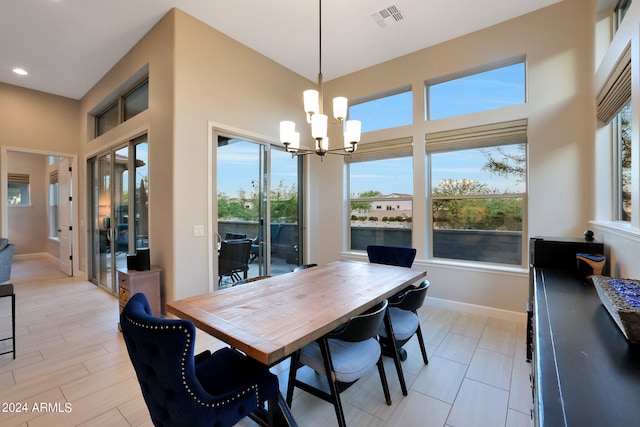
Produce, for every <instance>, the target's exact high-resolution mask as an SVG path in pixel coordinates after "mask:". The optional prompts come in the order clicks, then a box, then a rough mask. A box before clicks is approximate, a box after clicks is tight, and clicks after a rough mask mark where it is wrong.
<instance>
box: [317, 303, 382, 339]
mask: <svg viewBox="0 0 640 427" xmlns="http://www.w3.org/2000/svg"><path fill="white" fill-rule="evenodd" d="M388 305H389V303H388V302H387V300H384V301H382V302H381V303H379V304H377V305H376V306H374V307H373V308H370V309H369V310H367V311H365V312H364V313H362V314H359V315H357V316H354V317H352V318H351V319H349V320H348V321H347V322H346V323H345V324H344V325H342V326H341V327H340V328H338V329H335V330H333V331H332V332H330V333H328V334H327V338H333V339H339V340H342V341H349V342H358V341H364V340H367V339H369V338H372V337H375V336H377V335H378V329H379V328H380V326H381V325H382V322H383V320H384V314H385V312H386V310H387V306H388Z"/></svg>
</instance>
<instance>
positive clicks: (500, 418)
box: [447, 378, 509, 427]
mask: <svg viewBox="0 0 640 427" xmlns="http://www.w3.org/2000/svg"><path fill="white" fill-rule="evenodd" d="M508 400H509V393H508V392H507V391H505V390H501V389H499V388H496V387H492V386H490V385H487V384H483V383H480V382H477V381H474V380H471V379H468V378H466V379H465V380H464V381H462V386H461V387H460V391H459V392H458V396H457V397H456V401H455V402H454V404H453V407H452V408H451V413H450V414H449V418H448V419H447V425H450V426H451V427H502V426H504V425H505V423H506V419H507V403H508Z"/></svg>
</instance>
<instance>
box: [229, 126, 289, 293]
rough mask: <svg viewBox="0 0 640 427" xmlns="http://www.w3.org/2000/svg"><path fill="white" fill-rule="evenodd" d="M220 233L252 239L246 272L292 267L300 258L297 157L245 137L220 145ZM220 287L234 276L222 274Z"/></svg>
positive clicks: (255, 273)
mask: <svg viewBox="0 0 640 427" xmlns="http://www.w3.org/2000/svg"><path fill="white" fill-rule="evenodd" d="M216 166H217V167H216V172H217V196H218V197H217V202H218V218H217V225H218V230H217V232H218V235H219V236H220V239H221V240H231V239H237V238H247V239H251V240H252V243H251V252H250V256H249V261H248V262H249V264H248V267H249V269H248V272H247V276H248V277H255V276H262V275H276V274H282V273H286V272H290V271H291V269H292V268H293V267H295V266H296V265H297V263H298V258H299V255H298V254H299V248H300V242H299V236H300V233H299V224H300V221H299V211H300V209H299V205H298V201H299V199H300V198H299V196H298V191H299V185H298V177H299V161H298V159H292V158H291V155H290V154H288V153H286V152H284V151H279V150H277V149H274V148H272V147H270V146H269V145H266V144H260V143H256V142H252V141H247V140H244V139H237V138H228V137H222V136H220V137H219V138H218V147H217V165H216ZM219 279H220V280H219V284H220V286H222V287H224V286H227V285H229V284H231V283H233V281H234V278H233V277H231V278H230V277H219Z"/></svg>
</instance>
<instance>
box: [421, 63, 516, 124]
mask: <svg viewBox="0 0 640 427" xmlns="http://www.w3.org/2000/svg"><path fill="white" fill-rule="evenodd" d="M426 90H427V120H436V119H442V118H445V117H453V116H459V115H462V114H469V113H476V112H479V111H486V110H492V109H495V108H502V107H507V106H511V105H518V104H523V103H524V102H525V93H526V90H525V67H524V61H523V60H521V61H519V62H517V63H513V64H509V65H506V66H500V67H494V68H492V69H489V70H486V71H483V72H479V73H474V74H468V75H465V76H462V77H456V78H452V79H447V80H444V81H443V80H441V79H438V80H432V81H428V82H427V83H426Z"/></svg>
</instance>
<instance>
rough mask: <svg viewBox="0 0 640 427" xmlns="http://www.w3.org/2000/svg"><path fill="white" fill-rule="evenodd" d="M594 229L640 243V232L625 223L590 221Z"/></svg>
mask: <svg viewBox="0 0 640 427" xmlns="http://www.w3.org/2000/svg"><path fill="white" fill-rule="evenodd" d="M589 224H592V225H593V226H594V228H595V229H596V230H598V231H600V232H603V233H610V234H614V235H617V236H620V237H623V238H626V239H628V240H632V241H634V242H638V243H640V230H639V229H637V228H635V227H632V226H631V224H630V223H628V222H624V221H589Z"/></svg>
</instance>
